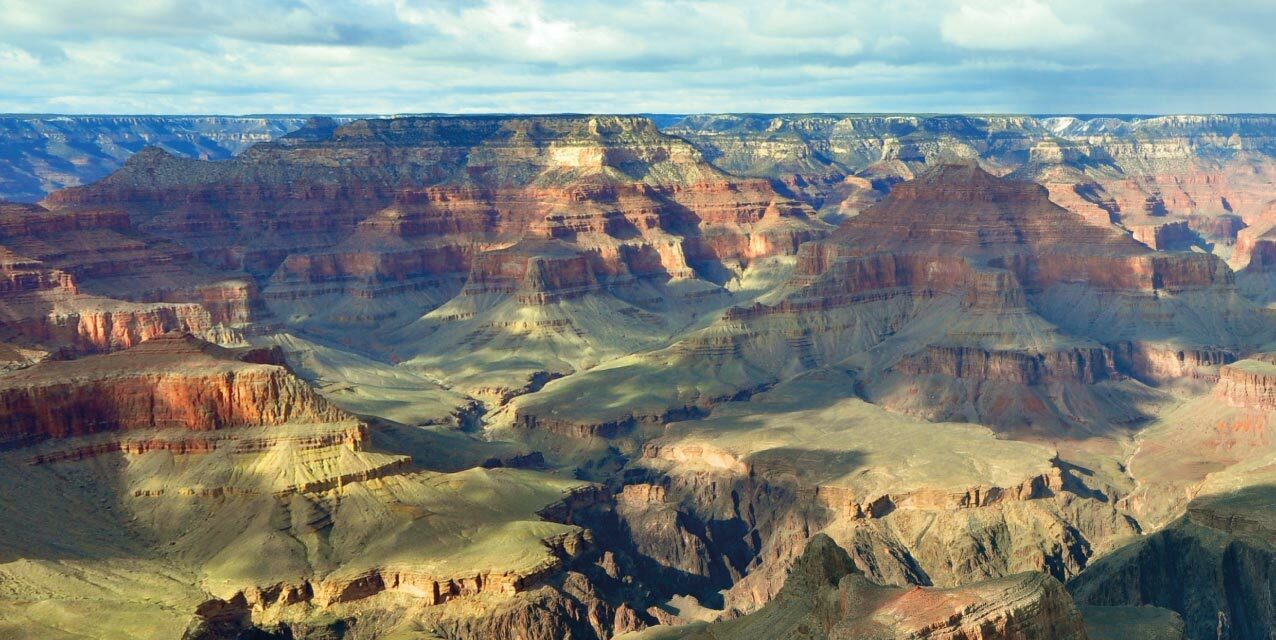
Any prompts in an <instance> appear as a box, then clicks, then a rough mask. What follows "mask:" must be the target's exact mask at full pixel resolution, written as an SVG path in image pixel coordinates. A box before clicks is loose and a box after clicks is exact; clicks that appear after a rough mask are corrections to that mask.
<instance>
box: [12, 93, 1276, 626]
mask: <svg viewBox="0 0 1276 640" xmlns="http://www.w3.org/2000/svg"><path fill="white" fill-rule="evenodd" d="M0 124H3V125H4V127H5V128H3V129H0V144H4V145H9V147H6V148H13V149H17V150H19V151H20V153H14V154H10V155H7V156H5V157H4V158H3V159H0V160H2V161H0V165H2V166H3V168H0V177H4V182H3V185H4V192H3V193H4V195H5V197H6V198H7V199H8V200H9V201H7V202H3V203H0V457H2V458H4V464H0V475H2V476H3V482H4V485H5V487H6V488H5V490H4V491H3V492H2V493H0V516H2V517H0V635H4V636H6V637H10V636H12V637H19V638H71V637H77V638H83V637H89V638H138V639H140V638H175V637H182V638H188V639H191V640H195V639H201V640H202V639H210V640H211V639H219V638H248V637H258V638H310V639H315V640H318V639H321V638H322V639H332V638H343V639H349V640H360V639H364V638H429V639H448V640H451V639H460V638H494V637H511V638H521V639H523V640H542V639H543V640H550V639H557V638H573V639H576V640H593V639H603V638H626V639H644V640H654V639H658V638H687V639H691V638H695V639H702V638H703V639H706V640H707V639H710V638H713V639H721V640H726V639H728V638H741V639H747V638H755V637H757V638H763V637H766V638H771V637H777V638H779V637H782V638H812V639H816V638H821V639H830V640H831V639H836V638H914V639H920V638H933V639H936V640H939V639H945V640H958V639H964V640H994V639H1000V638H1006V639H1009V638H1043V639H1044V638H1075V639H1077V640H1081V639H1086V638H1089V639H1092V640H1098V639H1106V638H1131V637H1135V638H1141V637H1147V638H1183V639H1185V640H1206V639H1211V640H1216V639H1217V638H1219V637H1227V638H1230V639H1233V640H1247V639H1250V638H1255V639H1257V638H1266V637H1270V636H1271V634H1272V633H1273V632H1276V630H1274V628H1273V627H1272V623H1271V621H1272V620H1274V619H1276V609H1273V605H1272V603H1273V588H1276V582H1273V576H1274V575H1276V573H1273V570H1272V569H1273V566H1276V565H1274V560H1276V553H1274V552H1273V543H1272V535H1271V533H1272V530H1273V528H1272V526H1270V525H1271V523H1270V522H1268V520H1270V518H1269V515H1268V514H1269V513H1270V511H1271V502H1272V496H1273V495H1276V493H1273V489H1272V487H1273V485H1274V484H1276V477H1272V473H1273V472H1272V469H1274V468H1276V466H1273V465H1276V457H1274V456H1276V448H1273V447H1274V446H1276V445H1274V444H1273V441H1272V439H1271V438H1270V437H1269V435H1268V431H1269V427H1270V428H1276V425H1274V424H1273V420H1276V312H1274V311H1273V309H1272V306H1271V305H1272V303H1273V301H1274V300H1276V295H1274V294H1273V292H1276V275H1274V274H1276V270H1272V269H1269V268H1268V266H1269V265H1270V264H1276V261H1274V260H1271V259H1269V258H1271V257H1272V256H1273V255H1276V253H1273V247H1276V243H1273V242H1272V241H1271V237H1269V236H1271V235H1272V229H1273V228H1274V227H1273V223H1274V222H1276V217H1274V216H1276V118H1272V117H1269V116H1261V115H1253V116H1249V115H1237V116H1209V115H1202V116H1164V117H1134V116H1122V117H1103V116H1100V117H1086V118H1080V117H1063V116H1058V117H1032V116H943V115H933V116H921V115H830V114H820V115H802V114H795V115H774V116H773V115H732V114H723V115H691V116H659V117H645V116H633V115H546V116H495V115H476V116H459V115H458V116H402V117H392V118H391V117H385V118H367V119H354V118H349V117H341V118H330V117H322V116H320V117H313V118H300V117H297V118H292V117H267V118H195V117H188V118H171V119H170V118H165V117H159V116H156V117H147V118H135V119H123V118H107V119H94V118H88V117H80V118H72V119H68V120H65V121H63V120H57V119H56V118H53V117H49V118H43V119H40V118H35V117H30V118H21V117H16V116H14V117H7V119H0ZM84 132H90V133H84ZM90 134H91V135H90ZM76 136H90V137H92V139H94V140H97V141H102V140H114V142H112V143H111V144H109V145H105V144H104V145H102V146H100V147H97V148H95V150H92V151H91V152H90V151H85V150H84V145H83V144H81V143H78V142H75V143H73V141H74V140H76V139H77V138H76ZM28 149H35V150H36V151H28ZM64 153H65V154H70V156H68V157H71V156H73V158H72V160H68V161H66V163H69V164H70V165H71V167H74V168H71V167H68V166H67V164H66V163H62V162H54V161H53V160H50V159H48V157H51V154H52V155H57V154H64ZM46 156H47V157H46ZM11 175H13V176H20V177H21V179H20V180H18V179H14V178H9V177H7V176H11ZM12 185H17V186H12ZM1220 634H1222V635H1220Z"/></svg>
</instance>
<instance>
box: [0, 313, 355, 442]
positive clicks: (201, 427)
mask: <svg viewBox="0 0 1276 640" xmlns="http://www.w3.org/2000/svg"><path fill="white" fill-rule="evenodd" d="M281 365H282V360H281V356H279V354H274V353H270V352H263V351H260V350H250V351H246V352H236V351H232V350H228V349H223V348H221V347H217V346H215V345H212V344H210V343H207V342H204V341H202V340H199V339H198V338H195V337H193V336H190V335H188V334H175V333H170V334H165V335H163V336H161V337H158V338H156V339H153V340H149V341H147V342H143V343H142V344H140V345H138V346H136V347H134V348H132V349H128V350H125V351H120V352H116V353H112V354H109V355H103V356H90V357H87V358H83V359H80V360H75V361H69V362H68V361H47V362H44V363H41V364H38V365H35V366H33V367H29V368H27V369H23V370H21V371H17V372H15V373H12V374H10V375H7V376H4V377H2V378H0V414H3V415H5V416H7V418H6V420H5V421H4V425H3V427H2V428H0V438H2V439H3V441H5V442H23V441H28V440H38V439H42V438H50V437H52V438H65V437H70V436H79V435H87V434H91V433H96V432H101V431H124V430H131V429H165V428H181V429H187V430H191V431H207V430H213V429H222V428H228V427H239V426H269V425H281V424H285V423H289V422H333V421H340V420H349V419H350V416H349V415H348V414H346V413H345V412H343V411H341V410H339V409H337V408H336V407H335V406H333V405H331V404H330V403H328V401H326V400H324V399H323V398H322V397H320V396H319V395H318V394H317V393H315V392H314V391H313V390H312V389H311V388H310V387H309V386H307V385H306V383H305V382H303V381H301V380H300V379H299V378H296V377H295V376H293V375H292V373H291V372H290V371H289V370H288V369H287V368H286V367H284V366H281Z"/></svg>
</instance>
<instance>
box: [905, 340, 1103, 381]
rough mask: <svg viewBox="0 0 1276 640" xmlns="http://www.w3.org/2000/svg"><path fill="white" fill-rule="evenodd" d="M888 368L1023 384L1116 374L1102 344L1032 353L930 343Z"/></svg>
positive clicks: (915, 373)
mask: <svg viewBox="0 0 1276 640" xmlns="http://www.w3.org/2000/svg"><path fill="white" fill-rule="evenodd" d="M891 370H892V371H893V372H895V373H902V374H905V375H914V376H924V375H943V376H949V377H952V378H971V379H976V380H998V381H1003V382H1012V383H1015V384H1025V385H1036V384H1046V383H1051V382H1080V383H1083V384H1094V383H1096V382H1099V381H1101V380H1110V379H1114V378H1118V377H1120V376H1119V374H1117V371H1116V368H1115V367H1114V366H1113V357H1112V353H1111V352H1110V351H1108V350H1107V349H1106V348H1102V347H1090V348H1074V349H1066V350H1061V351H1048V352H1045V353H1032V352H1027V351H1007V350H987V349H981V348H978V347H962V346H935V345H932V346H929V347H927V348H926V349H925V350H924V351H922V352H920V353H914V354H910V355H907V356H904V358H902V359H901V360H900V361H899V362H897V363H896V364H895V365H894V366H892V367H891Z"/></svg>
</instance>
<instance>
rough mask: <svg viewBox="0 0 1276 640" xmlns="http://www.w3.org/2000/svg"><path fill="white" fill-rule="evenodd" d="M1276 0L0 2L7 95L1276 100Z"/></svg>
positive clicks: (816, 102)
mask: <svg viewBox="0 0 1276 640" xmlns="http://www.w3.org/2000/svg"><path fill="white" fill-rule="evenodd" d="M1273 32H1276V0H1177V1H1175V0H1162V1H1152V0H1073V1H1063V0H887V1H881V2H861V1H859V0H850V1H843V2H825V1H821V0H791V1H781V0H770V1H757V2H753V1H728V0H708V1H680V0H614V1H611V2H558V1H552V0H481V1H459V2H439V1H434V0H347V1H336V0H215V1H206V0H129V1H126V2H120V3H111V2H102V1H100V0H0V111H4V112H58V113H319V112H322V113H411V112H436V111H437V112H492V111H495V112H561V111H575V112H666V113H690V112H722V111H755V112H784V111H804V112H808V111H831V112H836V111H872V112H891V111H937V112H1031V113H1043V112H1050V113H1114V112H1120V113H1183V112H1258V111H1261V112H1273V111H1276V72H1273V70H1272V63H1273V61H1274V60H1276V38H1274V37H1272V34H1273Z"/></svg>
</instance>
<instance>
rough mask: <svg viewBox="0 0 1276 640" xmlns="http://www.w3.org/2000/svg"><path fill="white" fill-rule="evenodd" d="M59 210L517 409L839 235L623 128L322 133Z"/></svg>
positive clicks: (657, 136)
mask: <svg viewBox="0 0 1276 640" xmlns="http://www.w3.org/2000/svg"><path fill="white" fill-rule="evenodd" d="M48 205H49V206H50V207H52V208H53V209H55V210H58V211H62V210H66V211H75V212H97V211H104V210H125V211H127V212H128V214H129V218H130V220H131V222H132V224H133V225H134V226H135V227H137V228H138V229H141V230H143V231H145V232H148V233H152V234H155V235H158V236H160V237H163V238H166V239H169V240H171V241H174V242H176V243H179V244H180V245H182V246H183V247H185V248H186V249H187V250H189V251H190V252H192V254H193V255H194V256H195V257H196V258H197V259H199V260H201V261H202V262H204V263H207V264H211V265H214V266H217V267H219V268H225V269H243V270H244V271H246V272H248V273H249V274H251V275H252V276H254V278H255V279H256V282H257V283H258V285H259V286H260V287H261V289H262V295H263V298H264V299H265V301H266V304H267V305H268V306H269V307H270V309H271V310H272V311H273V312H274V313H275V315H276V316H277V317H279V318H280V319H282V320H284V321H286V322H289V323H290V324H292V325H293V326H296V327H298V328H301V329H304V330H306V331H310V332H314V333H316V334H318V335H322V336H326V337H329V338H330V339H340V340H350V339H352V338H353V339H359V338H363V339H362V340H361V344H360V346H361V347H363V348H365V349H368V350H372V351H374V352H377V353H380V354H382V355H383V356H385V357H387V358H394V359H397V360H411V361H412V366H413V367H414V368H417V369H419V370H424V371H426V372H428V373H429V374H430V375H433V376H436V377H440V378H444V379H447V378H450V377H453V376H457V377H456V379H455V380H452V382H453V383H454V384H458V385H461V386H462V387H463V388H465V389H467V390H468V391H470V392H472V393H477V394H481V395H484V396H486V397H493V398H496V399H500V398H502V397H506V396H508V395H510V394H511V393H512V392H517V391H518V390H520V389H523V388H524V387H526V386H528V385H529V383H530V382H531V381H534V380H535V379H536V378H537V377H538V376H546V375H551V376H552V375H562V374H564V373H570V372H573V371H577V370H580V369H583V368H587V367H590V366H593V365H595V364H598V363H599V362H601V361H603V360H604V359H607V358H610V357H614V356H616V355H624V354H627V353H630V352H633V351H638V350H641V349H643V348H646V347H647V346H649V345H652V344H658V343H659V342H661V341H663V340H667V339H668V338H669V337H671V336H672V335H673V334H674V333H676V332H677V331H679V330H681V329H682V328H684V327H685V326H687V325H688V324H689V323H691V322H692V321H693V319H694V318H695V317H697V316H698V315H699V314H701V313H705V312H708V311H711V310H714V309H720V308H722V307H724V306H726V305H728V304H730V303H731V302H733V301H734V300H735V295H734V294H733V292H732V290H731V289H730V288H728V287H727V286H724V285H728V284H729V283H730V282H731V281H733V280H738V279H739V278H740V277H741V276H742V275H743V274H744V273H745V272H746V271H747V270H748V268H749V267H750V266H751V265H752V264H753V263H755V262H757V261H762V260H766V259H769V258H772V257H774V256H783V255H792V254H793V253H795V252H796V250H797V246H798V245H799V244H800V243H801V242H803V241H805V240H808V239H811V238H815V237H819V236H820V235H822V234H823V233H825V231H826V230H827V226H826V225H824V224H823V223H820V222H818V221H815V220H812V219H811V216H810V215H809V213H810V210H809V208H807V207H805V205H802V204H800V203H798V202H796V201H793V200H791V199H789V198H786V197H784V196H781V195H779V194H778V193H776V192H775V190H774V189H773V188H772V186H771V184H770V183H769V182H768V181H766V180H761V179H741V178H737V177H734V176H730V175H728V174H725V173H723V172H722V171H721V170H719V169H717V168H715V167H713V166H712V165H710V164H709V163H707V162H705V161H704V159H703V158H702V157H701V156H700V154H699V152H698V151H696V150H695V149H694V148H693V147H691V146H690V145H688V144H687V143H686V142H685V141H683V140H681V139H678V138H675V137H671V136H668V135H665V134H663V133H661V132H660V131H658V130H657V129H656V127H655V126H654V125H653V124H652V123H651V121H649V120H647V119H644V118H637V117H620V116H593V117H584V116H580V117H577V116H554V117H518V118H498V117H472V118H470V117H433V118H396V119H392V120H369V121H359V122H355V123H351V124H348V125H344V126H340V127H338V126H336V125H335V123H333V122H331V121H325V120H315V121H312V122H311V123H309V124H308V125H307V126H306V127H303V128H302V129H300V130H298V131H296V132H294V133H291V134H289V135H287V136H284V137H282V138H280V139H278V140H276V141H274V142H270V143H263V144H259V145H257V146H255V147H253V148H252V149H251V150H249V151H247V152H245V153H244V154H242V155H240V156H238V157H236V158H234V159H233V160H229V161H226V162H204V161H197V160H190V159H183V158H178V157H175V156H172V155H171V154H168V153H166V152H163V151H161V150H159V149H154V148H153V149H149V150H147V151H145V152H143V153H139V154H137V155H136V156H134V157H133V158H131V159H130V160H129V161H128V162H127V163H126V164H125V165H124V167H123V168H122V169H121V170H120V171H118V172H116V173H115V174H113V175H111V176H110V177H108V178H106V179H104V180H102V181H101V182H99V183H96V184H94V185H91V186H88V187H82V188H77V189H69V190H65V191H61V192H58V193H56V194H53V195H52V196H50V198H49V199H48ZM370 327H377V328H378V329H379V330H380V331H379V332H378V334H377V335H376V336H373V335H368V334H365V333H363V332H362V331H360V330H361V329H366V328H370ZM386 333H389V336H388V337H386V336H385V334H386ZM457 345H465V347H466V349H465V352H466V353H467V358H466V362H465V363H464V365H462V366H457V363H455V362H453V361H452V359H453V356H454V353H455V347H456V346H457ZM442 347H445V348H442ZM514 348H518V349H519V350H521V352H522V354H521V356H522V357H520V358H518V359H511V358H510V351H511V349H514ZM458 374H462V375H459V376H458Z"/></svg>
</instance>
